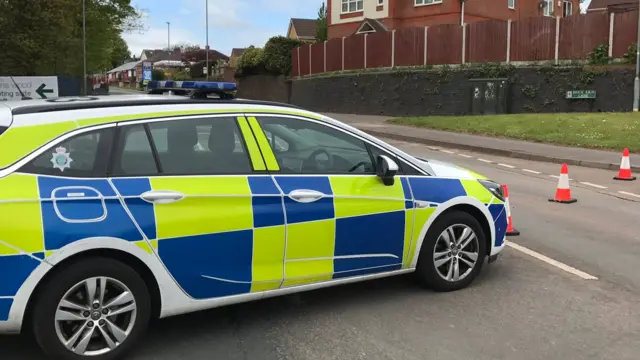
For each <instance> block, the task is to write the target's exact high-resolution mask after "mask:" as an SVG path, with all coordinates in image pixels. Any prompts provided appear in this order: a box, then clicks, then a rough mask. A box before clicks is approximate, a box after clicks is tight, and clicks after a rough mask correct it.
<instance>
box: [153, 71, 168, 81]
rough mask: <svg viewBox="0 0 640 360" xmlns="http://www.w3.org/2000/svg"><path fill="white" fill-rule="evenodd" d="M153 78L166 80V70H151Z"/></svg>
mask: <svg viewBox="0 0 640 360" xmlns="http://www.w3.org/2000/svg"><path fill="white" fill-rule="evenodd" d="M151 79H152V80H165V79H166V77H165V76H164V71H162V70H159V69H153V70H151Z"/></svg>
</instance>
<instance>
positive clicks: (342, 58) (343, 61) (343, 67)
mask: <svg viewBox="0 0 640 360" xmlns="http://www.w3.org/2000/svg"><path fill="white" fill-rule="evenodd" d="M342 71H344V36H343V37H342Z"/></svg>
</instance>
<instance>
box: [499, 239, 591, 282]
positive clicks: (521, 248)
mask: <svg viewBox="0 0 640 360" xmlns="http://www.w3.org/2000/svg"><path fill="white" fill-rule="evenodd" d="M506 245H507V246H508V247H510V248H512V249H515V250H518V251H520V252H522V253H524V254H527V255H529V256H531V257H533V258H536V259H538V260H540V261H542V262H545V263H547V264H549V265H551V266H554V267H556V268H558V269H560V270H563V271H566V272H568V273H570V274H572V275H575V276H577V277H579V278H581V279H584V280H598V278H597V277H595V276H593V275H590V274H587V273H586V272H584V271H580V270H578V269H576V268H574V267H571V266H569V265H567V264H564V263H561V262H559V261H557V260H554V259H552V258H550V257H548V256H545V255H542V254H540V253H538V252H535V251H533V250H531V249H527V248H526V247H524V246H520V245H518V244H515V243H512V242H511V241H508V242H507V243H506Z"/></svg>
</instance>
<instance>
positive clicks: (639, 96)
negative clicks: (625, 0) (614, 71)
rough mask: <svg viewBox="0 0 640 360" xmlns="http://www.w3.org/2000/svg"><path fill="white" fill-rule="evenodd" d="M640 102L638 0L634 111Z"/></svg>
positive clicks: (639, 8) (639, 12)
mask: <svg viewBox="0 0 640 360" xmlns="http://www.w3.org/2000/svg"><path fill="white" fill-rule="evenodd" d="M638 102H640V0H639V2H638V36H637V38H636V79H635V80H634V82H633V111H634V112H638V105H639V104H638Z"/></svg>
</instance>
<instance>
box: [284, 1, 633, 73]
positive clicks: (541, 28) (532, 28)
mask: <svg viewBox="0 0 640 360" xmlns="http://www.w3.org/2000/svg"><path fill="white" fill-rule="evenodd" d="M637 24H638V11H630V12H625V13H618V14H606V13H589V14H586V15H576V16H571V17H567V18H560V17H558V18H551V17H536V18H527V19H523V20H519V21H502V20H489V21H482V22H475V23H471V24H465V26H459V25H438V26H433V27H422V28H407V29H400V30H392V31H389V32H378V33H371V34H364V35H352V36H348V37H344V38H337V39H331V40H329V41H325V42H323V43H315V44H312V45H304V46H301V47H298V48H296V49H293V51H292V53H291V60H292V71H291V72H292V74H291V75H292V76H304V75H310V74H319V73H323V72H333V71H344V70H358V69H368V68H376V67H394V66H426V65H446V64H449V65H454V64H466V63H482V62H504V63H512V62H535V61H555V62H556V63H558V62H559V61H562V60H580V59H582V60H584V59H586V58H587V56H588V54H589V53H590V52H592V51H593V50H594V49H595V48H596V47H597V46H599V45H608V46H609V57H613V58H620V57H622V56H624V54H625V53H626V52H627V51H628V49H629V46H631V44H633V43H634V42H635V40H636V39H635V37H636V33H637V31H636V29H637Z"/></svg>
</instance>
